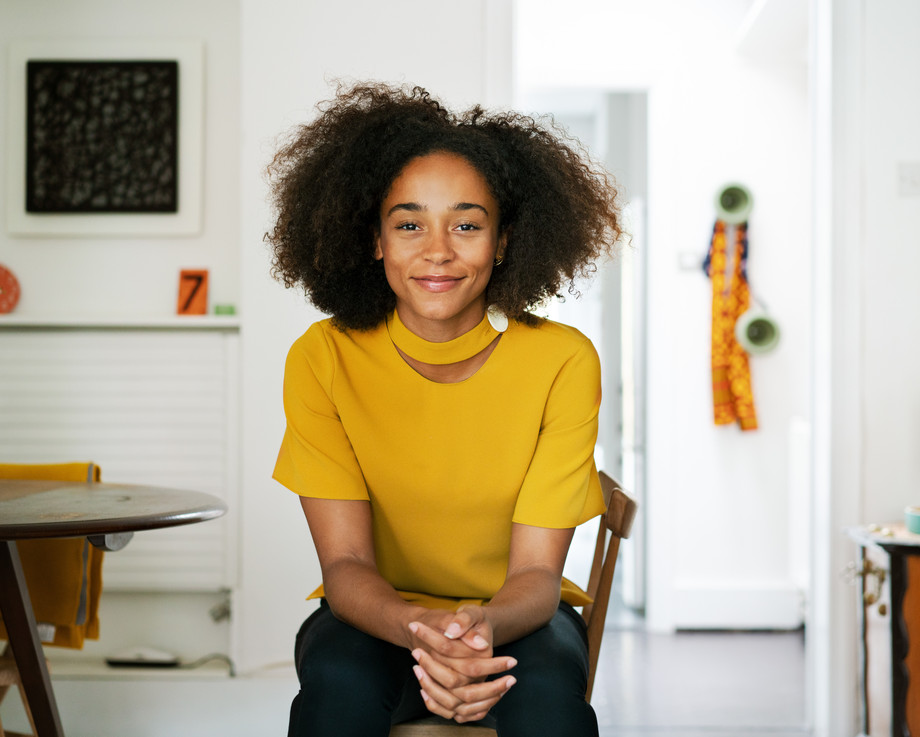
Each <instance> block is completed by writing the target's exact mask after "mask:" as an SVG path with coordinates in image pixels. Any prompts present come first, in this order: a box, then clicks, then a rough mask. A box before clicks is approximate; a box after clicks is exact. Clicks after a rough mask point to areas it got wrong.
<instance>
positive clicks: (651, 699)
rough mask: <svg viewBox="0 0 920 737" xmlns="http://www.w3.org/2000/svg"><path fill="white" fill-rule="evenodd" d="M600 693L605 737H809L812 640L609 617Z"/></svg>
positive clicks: (597, 698) (596, 694) (793, 634)
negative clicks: (659, 629) (651, 626)
mask: <svg viewBox="0 0 920 737" xmlns="http://www.w3.org/2000/svg"><path fill="white" fill-rule="evenodd" d="M608 622H609V623H608V630H607V631H606V633H605V634H604V643H603V646H602V650H601V657H600V662H599V664H598V671H597V680H596V682H595V686H594V695H593V698H592V699H591V701H592V703H593V705H594V708H595V710H596V712H597V715H598V722H599V723H600V733H601V737H669V736H671V735H673V737H732V736H736V737H802V736H803V735H808V734H810V733H809V731H808V730H807V729H805V726H804V725H805V723H806V700H805V679H804V669H805V657H804V655H805V654H804V635H803V633H802V632H801V631H798V632H678V633H677V634H674V635H660V634H650V633H647V632H645V630H644V629H643V627H642V626H641V620H636V619H632V620H630V618H629V616H628V615H626V614H624V613H623V612H621V613H620V616H619V617H617V616H614V617H612V618H611V619H610V620H608Z"/></svg>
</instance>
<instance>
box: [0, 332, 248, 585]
mask: <svg viewBox="0 0 920 737" xmlns="http://www.w3.org/2000/svg"><path fill="white" fill-rule="evenodd" d="M237 349H238V337H237V335H236V333H235V332H233V331H223V330H113V329H103V330H94V329H79V330H56V329H38V330H29V329H18V330H4V331H3V332H0V462H8V463H60V462H69V461H93V462H95V463H97V464H98V465H99V466H100V467H101V468H102V480H103V481H108V482H114V483H130V484H149V485H153V486H167V487H174V488H180V489H191V490H195V491H203V492H207V493H209V494H213V495H215V496H217V497H220V498H222V499H224V500H225V501H226V502H228V505H231V513H230V514H228V515H226V516H224V517H221V518H220V519H217V520H213V521H209V522H205V523H201V524H194V525H189V526H187V527H177V528H170V529H165V530H155V531H150V532H145V533H138V534H136V535H135V536H134V539H133V540H132V541H131V543H130V544H129V545H128V546H127V547H126V548H125V549H124V550H121V551H119V552H118V553H113V554H109V555H107V556H106V560H105V566H104V571H103V576H104V581H105V587H106V589H108V590H113V589H118V590H144V591H166V590H170V591H181V590H195V591H208V590H217V589H223V588H229V587H231V586H232V585H233V581H234V577H235V565H234V562H235V561H234V556H235V535H234V534H233V529H234V528H233V526H234V524H235V521H234V516H233V514H232V502H234V501H235V497H236V486H235V485H236V479H237V477H238V473H237V465H236V464H237V455H238V454H237V437H238V425H239V423H238V399H237V388H238V377H237V365H238V360H237Z"/></svg>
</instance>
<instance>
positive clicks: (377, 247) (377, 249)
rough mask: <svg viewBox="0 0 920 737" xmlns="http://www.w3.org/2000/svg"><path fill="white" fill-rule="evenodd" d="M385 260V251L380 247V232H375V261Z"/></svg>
mask: <svg viewBox="0 0 920 737" xmlns="http://www.w3.org/2000/svg"><path fill="white" fill-rule="evenodd" d="M382 258H383V249H382V248H381V247H380V231H379V230H376V229H375V230H374V260H376V261H380V259H382Z"/></svg>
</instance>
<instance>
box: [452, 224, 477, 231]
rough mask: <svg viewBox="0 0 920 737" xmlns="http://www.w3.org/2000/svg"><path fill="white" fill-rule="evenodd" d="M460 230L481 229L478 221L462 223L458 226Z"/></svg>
mask: <svg viewBox="0 0 920 737" xmlns="http://www.w3.org/2000/svg"><path fill="white" fill-rule="evenodd" d="M457 229H458V230H479V226H478V225H476V223H460V225H458V226H457Z"/></svg>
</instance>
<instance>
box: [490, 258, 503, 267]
mask: <svg viewBox="0 0 920 737" xmlns="http://www.w3.org/2000/svg"><path fill="white" fill-rule="evenodd" d="M504 261H505V259H504V258H502V257H501V256H499V257H498V258H497V259H495V261H493V262H492V265H493V266H501V265H502V263H504Z"/></svg>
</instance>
